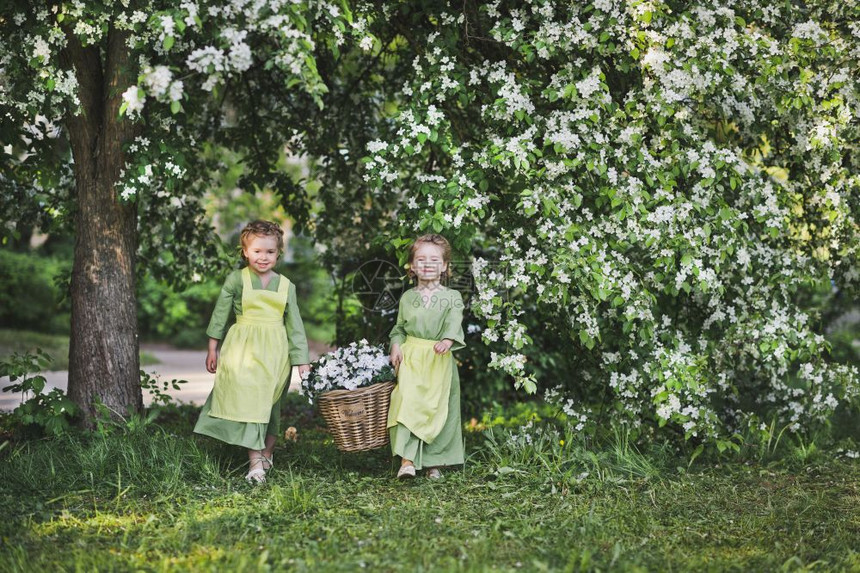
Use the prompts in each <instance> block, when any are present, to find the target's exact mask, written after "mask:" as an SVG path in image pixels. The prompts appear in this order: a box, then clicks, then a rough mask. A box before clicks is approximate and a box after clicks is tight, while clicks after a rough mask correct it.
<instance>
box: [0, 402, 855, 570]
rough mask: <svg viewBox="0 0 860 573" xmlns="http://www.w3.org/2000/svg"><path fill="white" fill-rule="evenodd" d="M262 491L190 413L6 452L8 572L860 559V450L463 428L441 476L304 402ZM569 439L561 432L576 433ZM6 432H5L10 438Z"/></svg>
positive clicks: (848, 566)
mask: <svg viewBox="0 0 860 573" xmlns="http://www.w3.org/2000/svg"><path fill="white" fill-rule="evenodd" d="M299 400H300V398H296V399H293V398H292V397H291V401H290V405H289V408H288V409H287V410H288V412H287V416H288V418H289V420H290V422H289V423H291V424H295V425H297V426H298V429H299V434H298V435H299V440H298V441H297V442H294V443H293V442H288V443H284V444H281V445H280V447H279V448H278V450H277V451H276V455H275V464H276V469H275V470H273V471H272V472H270V474H269V482H268V483H267V484H266V485H265V486H261V487H252V486H249V485H246V484H245V483H244V481H243V479H242V476H243V475H244V472H245V468H243V465H242V462H243V457H244V454H243V453H242V452H241V451H240V450H239V449H238V448H233V447H229V446H224V445H221V444H219V443H218V442H216V441H214V440H209V439H205V438H199V437H193V436H192V435H191V431H190V430H191V425H192V423H193V420H194V418H195V416H196V413H195V412H194V411H193V410H191V409H180V410H177V411H173V412H172V413H171V414H170V415H169V416H167V417H163V418H162V419H160V420H159V421H158V422H157V423H158V424H161V425H158V426H156V425H148V426H144V425H142V424H137V425H136V426H135V427H132V428H130V429H117V430H116V431H115V432H113V433H112V434H110V435H107V436H97V435H93V436H89V437H67V438H62V439H59V440H54V441H47V440H39V441H29V442H18V443H7V444H6V445H5V446H4V447H3V448H2V450H0V480H2V481H0V483H2V484H3V487H2V488H0V512H2V515H4V517H5V519H3V520H2V523H0V538H2V545H3V550H2V552H0V570H2V571H37V570H86V571H90V570H96V569H98V570H101V571H110V570H122V571H126V570H138V569H140V570H147V571H168V570H170V571H173V570H194V571H224V570H237V571H269V570H291V571H292V570H294V571H355V570H360V569H362V568H367V569H369V570H378V571H401V570H402V571H439V570H441V571H485V570H501V571H516V570H521V571H541V570H566V571H568V570H569V571H598V570H600V571H606V570H622V571H654V570H660V571H699V570H706V571H711V570H713V571H724V570H734V571H748V570H749V571H780V570H782V571H800V570H807V569H815V570H828V571H832V570H850V571H858V570H860V553H858V551H860V544H858V539H860V463H858V462H857V461H856V460H845V459H840V458H837V457H835V456H829V455H826V454H818V455H817V456H813V457H812V459H809V460H807V462H806V463H804V464H800V463H798V462H797V461H793V462H788V461H785V460H783V461H771V462H768V463H765V462H732V463H729V464H726V463H717V462H714V461H711V462H707V463H706V462H703V461H701V459H700V460H698V461H696V463H694V464H693V465H692V467H689V468H688V462H687V460H686V459H684V458H681V457H680V456H678V455H677V454H674V453H672V452H671V451H669V450H668V449H667V448H665V447H664V448H657V447H655V448H654V449H653V451H649V452H647V453H645V454H640V453H639V452H638V451H637V450H636V449H635V448H632V447H631V446H628V445H626V444H625V443H624V441H623V440H621V439H619V440H616V441H615V442H614V443H612V444H608V445H606V446H604V447H601V448H587V447H585V445H583V444H582V443H577V442H576V441H575V440H571V437H570V436H567V437H566V438H567V440H566V443H565V444H564V445H562V444H561V443H560V440H559V439H557V438H558V436H557V435H554V434H551V433H544V434H542V433H540V432H539V431H535V432H533V433H532V434H529V437H528V438H526V437H525V433H524V432H523V431H517V432H515V434H511V433H510V432H505V431H498V430H497V431H495V433H494V434H492V436H490V437H488V435H487V434H482V433H470V434H468V435H467V442H468V452H469V460H468V463H467V464H466V466H465V468H464V469H462V470H460V471H449V472H446V475H445V477H444V478H443V479H442V480H441V481H439V482H431V481H428V480H426V479H424V478H417V479H415V480H414V481H412V482H407V483H401V482H397V481H395V480H394V479H393V477H392V476H393V467H392V464H391V460H390V458H389V456H388V454H387V452H386V451H385V450H379V451H376V452H372V453H369V454H341V453H339V452H338V451H337V450H336V449H335V447H334V446H333V444H332V443H331V442H330V440H329V439H328V438H327V435H326V434H325V432H324V431H322V430H321V429H320V428H319V427H318V426H317V422H318V420H316V419H315V418H313V417H311V416H310V412H309V411H307V409H305V408H304V407H303V406H302V405H301V402H300V401H299ZM562 439H565V438H564V437H563V438H562ZM2 442H3V438H0V443H2Z"/></svg>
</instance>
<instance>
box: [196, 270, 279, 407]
mask: <svg viewBox="0 0 860 573" xmlns="http://www.w3.org/2000/svg"><path fill="white" fill-rule="evenodd" d="M289 287H290V281H289V280H288V279H287V278H286V277H284V276H281V277H280V279H279V283H278V290H277V292H274V291H269V290H264V289H260V290H255V289H254V288H253V287H252V286H251V270H250V269H249V268H247V267H246V268H244V269H243V270H242V315H241V316H237V317H236V324H234V325H233V326H231V327H230V330H229V331H228V332H227V336H226V337H224V343H223V344H222V346H221V357H220V359H219V361H218V371H217V373H216V374H215V387H214V388H213V389H212V409H211V410H210V412H209V415H210V416H212V417H214V418H223V419H225V420H233V421H235V422H254V423H267V422H268V421H269V416H270V414H271V411H272V405H273V404H274V403H275V402H277V401H278V400H279V399H280V397H281V393H282V392H283V390H284V387H285V386H286V382H287V379H288V376H289V374H290V355H289V341H288V340H287V331H286V328H285V327H284V310H285V309H286V306H287V296H288V293H289Z"/></svg>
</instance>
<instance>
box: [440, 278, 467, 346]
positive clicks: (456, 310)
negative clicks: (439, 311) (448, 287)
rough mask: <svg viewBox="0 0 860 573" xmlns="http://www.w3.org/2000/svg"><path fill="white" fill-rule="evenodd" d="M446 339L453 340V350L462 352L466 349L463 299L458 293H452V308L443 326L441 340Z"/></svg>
mask: <svg viewBox="0 0 860 573" xmlns="http://www.w3.org/2000/svg"><path fill="white" fill-rule="evenodd" d="M445 338H447V339H449V340H453V341H454V344H452V345H451V350H452V351H453V350H460V349H461V348H465V347H466V337H465V335H464V334H463V297H462V296H461V295H460V293H459V292H457V291H452V295H451V308H450V309H449V310H448V316H446V317H445V322H444V324H443V325H442V335H441V336H440V337H439V340H444V339H445Z"/></svg>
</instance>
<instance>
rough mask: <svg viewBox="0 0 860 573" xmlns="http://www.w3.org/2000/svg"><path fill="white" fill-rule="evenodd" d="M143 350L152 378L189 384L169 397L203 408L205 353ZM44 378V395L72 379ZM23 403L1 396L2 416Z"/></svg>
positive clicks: (207, 381) (62, 374)
mask: <svg viewBox="0 0 860 573" xmlns="http://www.w3.org/2000/svg"><path fill="white" fill-rule="evenodd" d="M309 345H310V355H311V360H315V359H316V358H317V357H318V356H319V355H320V354H323V353H325V352H328V351H329V350H330V348H329V347H328V346H326V345H325V344H322V343H319V342H316V341H310V343H309ZM141 350H145V351H147V352H149V353H150V354H152V355H154V356H155V358H156V359H157V360H158V364H153V365H150V366H144V367H143V369H144V370H145V371H146V372H148V373H149V374H150V375H152V376H155V377H157V378H158V379H160V380H167V381H170V380H174V379H176V380H186V381H187V382H186V383H185V384H181V385H180V389H179V390H173V389H172V388H170V389H168V390H167V393H168V394H170V395H171V396H173V398H174V399H176V400H177V401H179V402H187V403H190V404H196V405H201V404H203V402H205V401H206V397H207V396H208V395H209V392H210V391H211V390H212V385H213V384H214V383H215V375H214V374H209V373H208V372H207V371H206V367H205V366H204V364H205V362H206V351H205V350H179V349H176V348H173V347H171V346H166V345H151V344H145V345H142V346H141ZM42 375H43V376H44V377H45V380H46V384H45V390H44V392H45V393H48V392H50V391H51V390H52V389H53V388H60V389H61V390H63V391H65V390H66V386H67V385H68V379H69V373H68V372H67V371H65V370H62V371H52V372H43V373H42ZM9 384H10V382H9V379H8V378H5V377H4V378H0V389H2V388H3V387H5V386H8V385H9ZM297 389H298V377H297V375H296V369H295V368H293V377H292V379H291V380H290V391H292V392H294V391H296V390H297ZM21 399H22V395H21V394H20V393H15V394H13V393H12V392H0V412H10V411H12V410H14V409H15V407H16V406H18V405H19V404H20V403H21ZM143 401H144V403H145V404H147V405H149V403H150V402H151V397H150V395H149V393H148V392H144V395H143Z"/></svg>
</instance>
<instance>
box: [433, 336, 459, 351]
mask: <svg viewBox="0 0 860 573" xmlns="http://www.w3.org/2000/svg"><path fill="white" fill-rule="evenodd" d="M452 346H454V341H453V340H451V339H450V338H445V339H443V340H440V341H439V342H437V343H436V344H434V345H433V350H435V351H436V354H445V353H446V352H448V351H449V350H451V347H452Z"/></svg>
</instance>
